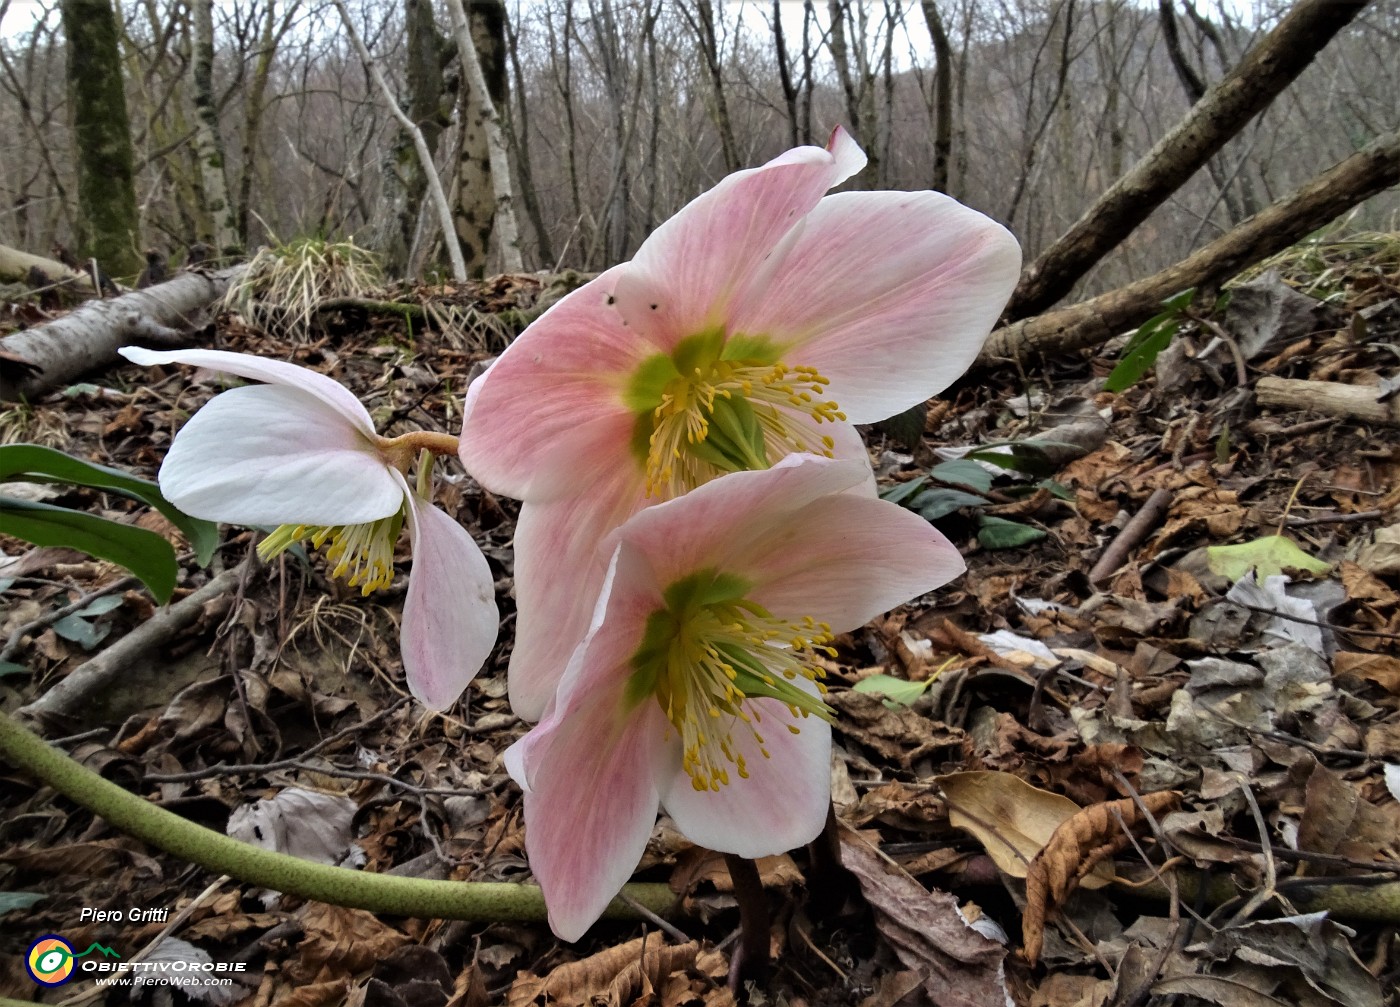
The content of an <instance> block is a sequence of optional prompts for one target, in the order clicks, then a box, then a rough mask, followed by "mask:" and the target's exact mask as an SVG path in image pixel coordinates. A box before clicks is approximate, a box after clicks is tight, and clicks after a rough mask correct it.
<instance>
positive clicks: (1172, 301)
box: [1162, 287, 1196, 311]
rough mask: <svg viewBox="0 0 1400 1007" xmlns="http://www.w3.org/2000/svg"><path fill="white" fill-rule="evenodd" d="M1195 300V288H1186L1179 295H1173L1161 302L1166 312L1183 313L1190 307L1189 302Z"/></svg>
mask: <svg viewBox="0 0 1400 1007" xmlns="http://www.w3.org/2000/svg"><path fill="white" fill-rule="evenodd" d="M1195 299H1196V288H1195V287H1187V288H1186V289H1185V290H1183V291H1182V292H1181V293H1179V294H1173V295H1172V296H1171V297H1168V298H1167V299H1166V300H1165V301H1163V302H1162V307H1164V308H1166V309H1167V310H1168V311H1185V310H1186V309H1187V308H1189V307H1190V306H1191V302H1192V301H1193V300H1195Z"/></svg>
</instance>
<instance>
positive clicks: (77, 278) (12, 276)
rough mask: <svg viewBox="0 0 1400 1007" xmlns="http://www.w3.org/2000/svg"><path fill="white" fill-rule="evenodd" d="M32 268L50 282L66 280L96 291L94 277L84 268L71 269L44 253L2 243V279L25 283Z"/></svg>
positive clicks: (0, 246)
mask: <svg viewBox="0 0 1400 1007" xmlns="http://www.w3.org/2000/svg"><path fill="white" fill-rule="evenodd" d="M31 269H37V270H39V272H41V273H43V274H44V277H45V279H47V280H48V281H49V282H50V283H58V282H60V281H66V282H71V283H74V284H77V285H80V286H83V287H86V288H87V289H88V290H89V291H94V292H95V288H94V287H93V285H92V277H91V276H89V275H88V274H87V273H84V272H83V271H82V270H79V269H69V268H68V267H67V266H65V265H64V264H63V263H61V262H58V261H56V260H54V259H46V258H44V257H43V256H42V255H30V254H29V253H28V252H22V251H20V250H19V249H18V248H11V247H10V246H9V245H0V281H3V282H5V283H24V282H26V281H27V280H28V279H29V271H30V270H31Z"/></svg>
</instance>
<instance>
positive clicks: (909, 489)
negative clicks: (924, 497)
mask: <svg viewBox="0 0 1400 1007" xmlns="http://www.w3.org/2000/svg"><path fill="white" fill-rule="evenodd" d="M926 482H928V476H919V478H917V479H910V480H909V481H908V482H907V483H896V484H895V485H893V486H891V487H890V488H889V489H887V490H882V491H881V493H880V499H881V500H888V501H889V502H890V503H904V501H906V500H908V499H909V498H910V497H911V496H913V495H914V494H915V493H917V492H918V490H919V487H921V486H922V485H923V484H924V483H926Z"/></svg>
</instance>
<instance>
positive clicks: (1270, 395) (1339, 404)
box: [1254, 377, 1400, 427]
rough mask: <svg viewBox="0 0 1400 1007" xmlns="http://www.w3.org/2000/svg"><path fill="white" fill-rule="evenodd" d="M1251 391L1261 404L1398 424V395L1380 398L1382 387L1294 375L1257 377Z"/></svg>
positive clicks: (1394, 425) (1365, 420)
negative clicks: (1295, 377) (1308, 378)
mask: <svg viewBox="0 0 1400 1007" xmlns="http://www.w3.org/2000/svg"><path fill="white" fill-rule="evenodd" d="M1254 394H1255V397H1256V399H1257V400H1258V402H1259V404H1260V405H1261V406H1281V407H1283V408H1285V409H1306V410H1307V411H1309V412H1314V413H1322V414H1323V415H1324V416H1340V417H1342V418H1343V419H1348V420H1356V421H1357V422H1360V423H1380V424H1384V425H1386V426H1391V427H1400V399H1390V400H1388V401H1384V402H1383V401H1381V399H1380V394H1381V390H1380V389H1379V388H1375V387H1370V388H1368V387H1365V386H1363V385H1343V384H1340V383H1338V382H1336V381H1299V380H1296V379H1294V378H1275V377H1267V378H1260V379H1259V383H1258V384H1257V385H1255V386H1254Z"/></svg>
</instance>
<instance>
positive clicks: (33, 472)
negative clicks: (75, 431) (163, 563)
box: [0, 444, 219, 566]
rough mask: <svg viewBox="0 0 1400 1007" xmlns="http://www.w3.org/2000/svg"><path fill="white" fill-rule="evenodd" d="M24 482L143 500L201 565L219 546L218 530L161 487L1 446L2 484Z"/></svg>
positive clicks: (31, 449) (27, 447)
mask: <svg viewBox="0 0 1400 1007" xmlns="http://www.w3.org/2000/svg"><path fill="white" fill-rule="evenodd" d="M7 479H24V480H26V481H28V482H64V483H76V484H77V485H79V486H91V487H92V488H93V489H100V490H111V491H113V492H115V493H121V494H123V495H125V496H129V497H132V498H134V499H136V500H140V501H141V502H142V503H145V504H148V505H150V506H151V507H154V508H155V509H156V510H158V511H160V512H161V513H162V514H164V515H165V516H166V517H167V518H168V519H169V520H170V523H171V524H173V525H174V526H175V527H177V528H179V529H180V531H182V532H183V533H184V535H185V537H186V538H187V539H189V542H190V546H191V548H193V549H194V551H195V556H196V558H197V559H198V560H199V564H200V566H203V565H204V564H206V563H208V562H209V558H210V557H211V556H213V555H214V547H215V546H217V545H218V544H219V530H218V528H217V527H216V526H215V525H214V524H213V523H212V522H209V521H202V520H200V519H199V518H193V517H190V516H189V515H188V514H186V513H184V512H183V511H181V510H179V509H178V508H177V507H176V506H175V505H174V504H172V503H171V502H170V501H169V500H167V499H165V497H164V496H162V495H161V492H160V487H159V486H157V485H156V484H155V483H153V482H151V481H150V480H148V479H139V478H137V477H136V476H133V475H129V474H128V473H126V472H123V471H121V470H120V469H114V468H109V467H108V466H106V465H95V464H93V463H92V462H86V461H83V460H82V459H80V458H74V457H72V456H70V455H66V454H64V453H63V452H62V451H55V450H54V449H53V448H46V447H42V446H41V445H38V444H7V445H5V446H3V447H0V482H4V481H5V480H7Z"/></svg>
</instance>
